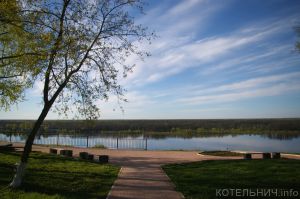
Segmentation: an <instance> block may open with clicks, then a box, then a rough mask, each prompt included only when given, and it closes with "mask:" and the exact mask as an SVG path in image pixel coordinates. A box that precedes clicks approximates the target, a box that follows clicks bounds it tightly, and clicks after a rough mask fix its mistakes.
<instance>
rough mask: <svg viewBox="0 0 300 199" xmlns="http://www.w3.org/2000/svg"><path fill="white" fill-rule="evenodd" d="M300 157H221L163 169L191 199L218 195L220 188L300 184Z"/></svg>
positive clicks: (297, 188) (295, 186) (282, 186)
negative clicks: (247, 158) (296, 158)
mask: <svg viewBox="0 0 300 199" xmlns="http://www.w3.org/2000/svg"><path fill="white" fill-rule="evenodd" d="M299 166H300V161H299V160H289V159H280V160H250V161H246V160H226V161H224V160H221V161H202V162H197V163H188V164H174V165H166V166H164V167H163V169H164V170H165V171H166V173H167V175H168V176H169V177H170V178H171V180H172V181H173V182H174V184H175V185H176V190H178V191H180V192H182V193H183V195H184V196H185V198H187V199H192V198H193V199H198V198H199V199H200V198H201V199H210V198H216V189H228V188H231V189H255V190H256V189H262V188H266V189H268V188H278V189H294V190H298V191H300V190H299V187H300V181H299V178H300V170H299V169H298V168H299Z"/></svg>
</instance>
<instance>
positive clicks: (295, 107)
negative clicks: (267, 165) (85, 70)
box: [0, 0, 300, 119]
mask: <svg viewBox="0 0 300 199" xmlns="http://www.w3.org/2000/svg"><path fill="white" fill-rule="evenodd" d="M299 10H300V2H299V1H297V0H285V1H284V0H265V1H261V0H226V1H222V0H181V1H174V0H164V1H163V0H157V1H149V4H148V5H147V6H146V8H145V12H146V15H145V16H139V17H138V18H137V23H141V24H144V25H146V26H148V27H149V28H150V29H153V30H155V31H156V34H157V35H158V38H157V39H156V40H154V41H153V42H152V44H151V45H147V44H141V46H140V47H141V48H142V49H144V50H147V51H149V52H150V53H151V54H152V56H151V57H149V58H146V59H145V60H144V61H141V60H139V59H137V58H136V57H134V56H132V57H130V58H129V59H128V60H127V62H128V63H129V64H133V63H134V64H136V67H135V68H134V71H133V72H132V73H131V74H129V76H128V78H126V79H122V80H120V82H121V84H122V85H123V86H124V88H125V89H127V93H126V95H125V96H126V98H127V99H128V100H129V102H128V103H122V104H121V105H122V106H123V107H124V113H123V112H122V111H121V110H120V109H119V104H118V101H117V99H116V97H115V96H111V98H110V99H109V101H107V102H104V101H99V102H97V103H98V104H99V107H100V109H101V118H100V119H162V118H168V119H180V118H183V119H197V118H199V119H201V118H274V117H280V118H282V117H300V54H299V53H297V52H296V51H295V42H296V41H297V37H296V34H295V32H294V30H293V27H294V26H296V25H297V24H298V25H299V24H300V13H299ZM26 99H27V100H26V101H24V102H22V103H20V104H18V106H15V107H12V109H11V110H10V111H9V112H4V111H2V112H0V119H36V118H37V117H38V114H39V113H40V110H41V99H42V98H41V85H39V84H36V85H35V86H34V87H33V88H32V89H29V90H28V91H27V93H26ZM72 117H73V116H72V115H70V116H69V119H72ZM57 118H60V119H64V118H62V117H58V116H57V115H56V114H55V113H53V112H51V113H49V115H48V117H47V119H57Z"/></svg>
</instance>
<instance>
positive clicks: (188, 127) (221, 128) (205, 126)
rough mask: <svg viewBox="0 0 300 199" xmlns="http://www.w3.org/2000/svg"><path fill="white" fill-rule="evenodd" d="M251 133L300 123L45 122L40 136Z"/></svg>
mask: <svg viewBox="0 0 300 199" xmlns="http://www.w3.org/2000/svg"><path fill="white" fill-rule="evenodd" d="M33 124H34V121H32V120H0V131H1V132H2V133H7V132H16V133H26V132H29V131H30V130H31V129H32V126H33ZM116 131H121V132H124V133H126V132H129V133H134V132H137V133H139V132H173V133H179V132H181V133H193V132H194V133H195V132H196V133H201V132H202V133H204V132H212V133H224V132H225V133H226V132H228V133H229V132H231V133H235V132H236V133H239V132H244V133H251V132H258V133H259V132H272V131H273V132H275V131H282V132H284V131H289V132H291V131H292V132H297V133H300V119H206V120H96V121H86V120H47V121H45V122H44V124H43V125H42V127H41V129H40V132H39V133H43V134H46V133H49V134H51V133H57V132H60V133H72V134H93V133H99V132H116Z"/></svg>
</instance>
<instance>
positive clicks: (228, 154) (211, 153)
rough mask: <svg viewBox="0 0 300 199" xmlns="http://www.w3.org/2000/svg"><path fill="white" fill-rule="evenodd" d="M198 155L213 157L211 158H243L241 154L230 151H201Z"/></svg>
mask: <svg viewBox="0 0 300 199" xmlns="http://www.w3.org/2000/svg"><path fill="white" fill-rule="evenodd" d="M199 154H202V155H213V156H243V154H241V153H236V152H231V151H202V152H200V153H199Z"/></svg>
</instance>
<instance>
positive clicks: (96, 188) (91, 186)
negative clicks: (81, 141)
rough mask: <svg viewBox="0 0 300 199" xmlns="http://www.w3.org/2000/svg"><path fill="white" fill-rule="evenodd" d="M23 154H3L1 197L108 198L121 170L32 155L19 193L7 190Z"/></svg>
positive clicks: (0, 167)
mask: <svg viewBox="0 0 300 199" xmlns="http://www.w3.org/2000/svg"><path fill="white" fill-rule="evenodd" d="M19 159H20V154H19V153H12V152H0V198H1V199H6V198H7V199H8V198H10V199H14V198H22V199H23V198H30V199H31V198H36V199H40V198H43V199H44V198H46V199H49V198H51V199H53V198H55V199H58V198H59V199H60V198H62V199H64V198H78V199H79V198H106V195H107V194H108V192H109V191H110V188H111V186H112V184H113V182H114V181H115V179H116V178H117V175H118V172H119V168H118V167H116V166H112V165H109V164H99V163H94V162H88V161H81V160H73V159H71V158H66V157H60V156H55V155H48V154H42V153H32V155H31V156H30V159H29V164H28V168H27V170H26V174H25V181H24V183H23V185H22V187H20V188H19V189H18V190H12V189H10V188H8V187H7V185H8V184H9V183H10V181H11V179H12V178H13V175H14V164H15V163H16V162H18V161H19Z"/></svg>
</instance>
